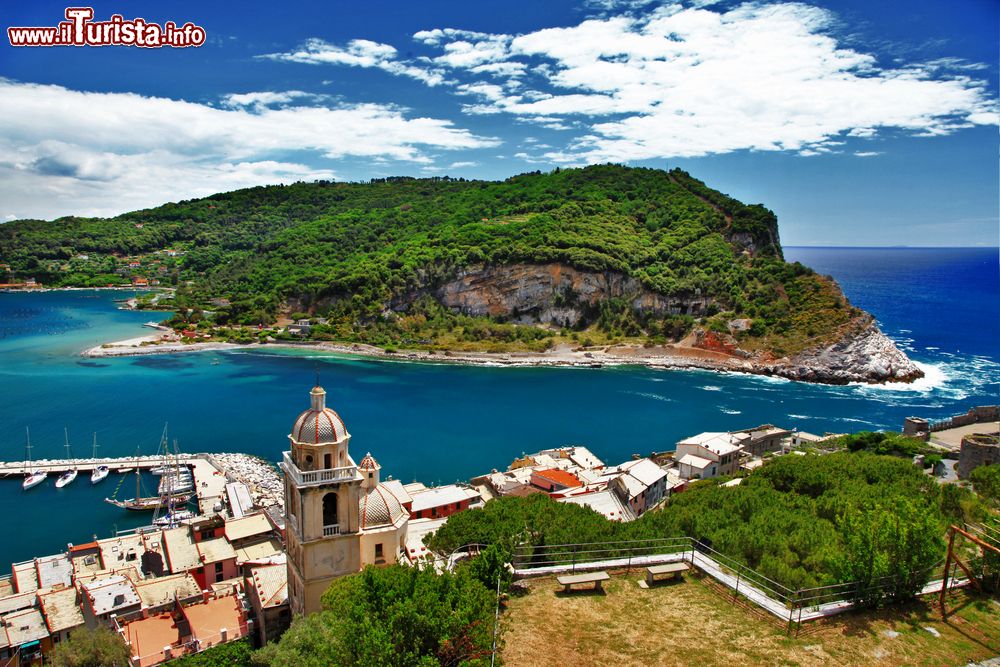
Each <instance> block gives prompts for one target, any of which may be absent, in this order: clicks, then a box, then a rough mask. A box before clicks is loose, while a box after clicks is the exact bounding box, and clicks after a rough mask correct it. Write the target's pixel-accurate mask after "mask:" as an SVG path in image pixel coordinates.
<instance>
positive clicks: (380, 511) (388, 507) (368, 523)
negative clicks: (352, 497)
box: [358, 484, 409, 530]
mask: <svg viewBox="0 0 1000 667" xmlns="http://www.w3.org/2000/svg"><path fill="white" fill-rule="evenodd" d="M358 505H359V510H360V514H359V520H360V521H359V523H360V524H361V526H360V527H361V530H366V529H369V528H378V527H380V526H391V525H395V524H396V522H397V521H399V519H400V518H402V517H408V516H409V514H408V513H407V511H406V510H405V509H403V506H402V505H401V504H400V503H399V500H398V499H397V498H396V496H394V495H393V494H392V492H391V491H389V489H387V488H385V487H384V486H382V485H381V484H379V485H378V486H376V487H374V488H372V489H369V490H368V492H367V493H366V494H364V495H363V496H361V501H360V502H359V503H358Z"/></svg>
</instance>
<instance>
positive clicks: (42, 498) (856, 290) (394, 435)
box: [0, 248, 1000, 563]
mask: <svg viewBox="0 0 1000 667" xmlns="http://www.w3.org/2000/svg"><path fill="white" fill-rule="evenodd" d="M787 255H788V256H789V257H790V258H791V259H801V260H802V261H803V262H804V263H806V264H809V265H811V266H813V267H814V268H816V269H817V270H819V271H821V272H823V273H830V274H832V275H833V276H834V277H836V278H837V279H838V280H840V281H841V284H842V285H843V286H844V288H845V291H846V292H847V294H848V296H849V297H850V298H851V299H852V300H853V301H854V302H855V303H857V304H858V305H860V306H862V307H864V308H866V309H868V310H870V311H871V312H872V313H874V314H875V315H876V316H877V317H878V318H879V320H880V322H881V323H882V326H883V329H884V330H885V331H886V333H888V334H889V335H891V336H892V337H893V338H895V339H896V340H898V341H899V342H900V344H901V345H902V346H903V347H904V348H905V349H907V351H908V353H909V354H910V355H911V356H912V357H913V358H914V359H915V360H917V361H918V362H920V363H921V364H922V365H924V367H925V369H926V370H927V371H928V378H927V379H925V380H922V381H920V382H918V383H916V384H915V385H908V386H905V387H895V388H884V387H867V386H848V387H828V386H821V385H809V384H802V383H794V382H789V381H785V380H778V379H771V378H764V377H756V376H748V375H738V374H721V373H714V372H707V371H690V372H689V371H652V370H646V369H642V368H633V367H628V368H604V369H564V368H551V369H544V368H483V367H463V366H452V365H443V364H420V363H409V362H385V361H370V360H364V359H354V358H344V357H336V356H325V355H319V354H316V353H314V352H309V351H293V352H278V351H265V350H258V349H254V350H235V351H231V352H225V353H217V352H202V353H196V354H183V355H162V356H161V355H153V356H147V357H131V358H118V359H102V360H86V359H83V358H81V357H79V355H78V352H79V351H80V350H81V349H83V348H86V347H89V346H92V345H96V344H99V343H101V342H104V341H108V340H116V339H122V338H129V337H134V336H138V335H142V334H143V333H145V332H148V331H149V330H148V329H147V330H145V331H144V330H143V329H142V328H141V324H142V322H145V321H147V320H149V319H150V318H151V317H152V315H151V314H150V313H133V312H128V311H120V310H116V308H115V303H114V300H115V299H120V298H123V294H122V293H120V292H116V293H111V292H48V293H40V294H0V382H2V383H3V388H4V391H3V400H2V401H0V458H2V459H4V460H20V459H22V458H23V457H24V429H25V427H26V426H28V427H30V428H31V440H32V444H33V445H34V456H35V458H46V457H47V458H56V457H61V456H62V454H63V427H67V428H68V429H69V435H70V440H71V442H72V443H73V444H74V446H75V449H76V452H77V453H78V454H81V455H86V454H88V453H89V450H90V442H91V433H92V432H95V431H96V432H97V434H98V441H99V443H100V445H101V448H100V453H101V454H104V455H128V454H131V453H133V452H134V451H135V450H136V448H137V447H140V448H141V449H142V451H143V452H145V453H152V452H153V451H154V450H155V448H156V444H157V442H158V440H159V437H160V432H161V430H162V429H163V424H164V423H165V422H169V424H170V432H171V436H172V437H176V438H177V439H178V440H179V443H180V446H181V449H182V450H184V451H243V452H248V453H251V454H256V455H259V456H261V457H264V458H266V459H269V460H272V461H275V460H277V459H278V458H279V457H280V455H281V451H282V450H283V449H285V448H286V445H287V440H286V434H287V433H288V431H289V429H290V427H291V424H292V422H293V420H294V419H295V417H296V416H297V415H298V413H299V412H300V411H301V410H303V409H305V408H306V407H307V406H308V391H309V389H310V387H311V386H312V384H313V382H314V377H315V372H316V370H317V369H318V370H319V373H320V378H321V382H322V384H323V385H324V386H325V387H326V389H327V392H328V394H329V396H328V403H329V404H330V405H332V407H334V409H336V410H337V411H338V412H339V413H340V415H341V416H342V417H343V419H344V420H345V423H346V424H347V427H348V429H349V430H350V432H351V434H352V435H353V439H352V442H351V445H352V453H353V454H354V456H355V458H356V459H357V458H360V456H362V455H364V453H365V452H367V451H371V452H372V453H373V454H374V455H375V457H376V458H377V459H378V460H379V462H380V463H381V464H382V466H383V475H393V476H395V477H396V478H400V479H403V480H404V481H411V480H414V479H418V480H420V481H423V482H425V483H428V484H429V483H438V482H452V481H455V480H458V479H467V478H468V477H470V476H473V475H476V474H479V473H483V472H488V471H489V470H490V469H491V468H499V469H502V468H504V467H506V465H507V464H508V463H509V462H510V461H511V460H512V459H513V458H514V457H516V456H518V455H519V454H521V453H522V452H530V451H533V450H537V449H539V448H543V447H551V446H558V445H565V444H585V445H587V446H588V447H590V448H591V449H592V450H593V451H594V452H595V453H596V454H597V455H598V456H601V457H602V458H604V459H606V460H608V461H612V462H615V461H620V460H623V459H627V458H628V457H629V456H631V455H632V454H633V453H639V454H647V453H649V452H651V451H654V450H665V449H670V448H672V447H673V444H674V443H675V442H676V441H677V440H679V439H681V438H683V437H685V436H688V435H691V434H693V433H697V432H700V431H704V430H730V429H737V428H745V427H749V426H755V425H758V424H761V423H765V422H772V423H776V424H779V425H783V426H787V427H795V428H799V429H802V430H807V431H812V432H819V433H822V432H824V431H837V432H843V431H853V430H861V429H876V428H897V429H898V428H899V427H900V425H901V423H902V420H903V418H904V417H906V416H908V415H910V414H918V415H923V416H928V417H931V418H936V417H944V416H947V415H950V414H952V413H954V412H957V411H965V410H966V409H968V407H970V406H972V405H976V404H983V403H995V402H996V401H997V395H998V393H1000V363H998V362H1000V287H998V276H997V253H996V250H932V251H911V250H886V249H879V250H864V249H795V248H791V249H787ZM114 477H115V476H114V475H112V477H110V478H109V479H108V480H106V481H105V482H104V483H103V484H101V485H100V486H98V487H93V488H92V487H91V486H90V484H89V479H88V478H87V477H86V476H84V475H81V477H80V478H79V479H78V480H77V481H76V482H75V483H74V484H73V485H71V486H70V487H67V488H65V489H61V490H59V491H56V489H55V488H54V480H53V479H50V480H49V481H48V482H47V483H46V484H45V485H43V486H39V487H36V488H35V489H32V490H30V491H28V492H23V491H22V490H21V488H20V483H19V481H17V480H8V481H0V504H2V506H3V507H5V508H7V509H8V511H7V512H5V513H4V515H3V516H4V517H5V518H4V519H3V522H4V525H3V528H4V529H5V530H4V534H5V535H6V536H8V539H4V540H0V563H6V562H9V561H14V560H21V559H26V558H30V557H32V556H35V555H44V554H47V553H53V552H55V551H58V550H59V549H61V548H64V547H65V544H66V542H68V541H73V542H79V541H82V540H85V539H88V538H90V537H91V536H92V535H93V534H94V533H97V534H99V535H101V536H104V535H107V534H109V533H110V531H111V530H112V529H113V527H115V526H117V527H118V528H124V527H128V526H132V525H135V523H136V522H137V521H139V519H138V518H137V517H135V516H129V515H128V514H127V513H126V512H124V511H120V510H118V509H116V508H114V507H111V506H109V505H107V504H105V503H103V502H101V498H103V497H104V495H107V494H109V493H110V492H111V491H112V490H113V485H115V484H116V483H117V480H116V479H115V478H114ZM131 486H132V482H131V480H127V481H126V482H125V486H124V487H123V489H122V491H123V493H127V494H128V495H131V490H128V491H127V490H126V487H131ZM132 488H133V489H134V487H132ZM11 508H17V510H16V511H14V512H12V511H10V509H11Z"/></svg>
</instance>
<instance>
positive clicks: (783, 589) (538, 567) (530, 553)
mask: <svg viewBox="0 0 1000 667" xmlns="http://www.w3.org/2000/svg"><path fill="white" fill-rule="evenodd" d="M511 560H512V562H511V565H512V566H513V568H514V574H515V576H518V577H531V576H541V575H546V574H557V573H563V572H578V571H586V570H595V569H605V568H608V569H622V568H624V569H625V570H626V571H627V570H629V569H631V568H633V567H636V568H639V567H645V566H647V565H653V564H658V563H665V562H680V561H683V562H687V563H690V564H691V565H692V566H693V567H696V568H698V569H699V570H701V571H702V572H704V573H705V574H707V575H709V576H710V577H712V578H713V579H715V580H716V581H718V582H719V583H721V584H723V585H724V586H726V587H727V588H730V589H731V590H733V592H734V594H735V595H737V596H742V597H743V598H744V599H746V600H748V601H750V602H751V603H753V604H755V605H757V606H759V607H761V608H763V609H765V610H766V611H768V612H770V613H771V614H773V615H774V616H776V617H777V618H780V619H781V620H782V621H787V623H788V625H789V628H791V627H792V626H793V625H794V624H801V623H802V622H806V621H812V620H817V619H820V618H825V617H828V616H831V615H834V614H837V613H840V612H843V611H847V610H848V609H852V608H854V607H855V606H856V604H857V601H859V600H863V599H866V598H871V597H873V596H878V597H891V595H892V593H893V591H894V590H895V589H896V587H897V585H898V583H899V581H898V579H897V577H893V576H888V577H882V578H881V579H877V580H875V581H873V582H871V583H868V584H862V583H860V582H849V583H840V584H831V585H827V586H816V587H811V588H797V589H793V588H790V587H788V586H785V585H784V584H782V583H780V582H777V581H775V580H774V579H771V578H770V577H767V576H765V575H763V574H761V573H760V572H757V571H756V570H754V569H752V568H750V567H748V566H747V565H745V564H743V563H740V562H739V561H737V560H735V559H733V558H730V557H729V556H726V555H725V554H723V553H721V552H719V551H717V550H715V549H713V548H712V547H711V546H708V545H706V544H704V543H702V542H699V541H697V540H695V539H693V538H690V537H673V538H662V539H646V540H629V541H615V542H591V543H579V544H547V545H521V546H518V547H516V548H515V550H514V554H513V558H512V559H511ZM974 562H975V561H974ZM943 564H944V561H943V560H942V561H940V562H938V563H936V564H935V565H934V566H932V567H930V568H927V569H925V570H922V571H916V572H911V573H908V574H907V575H906V576H907V578H910V579H911V580H912V581H915V582H916V581H920V582H927V581H928V580H931V579H933V578H934V577H937V578H938V579H937V580H932V581H930V582H929V583H927V584H926V585H924V586H923V589H922V590H921V591H920V593H928V592H937V591H940V590H941V581H940V579H941V577H942V575H943V574H944V572H943V569H942V565H943ZM976 564H977V565H978V562H977V563H976ZM967 583H968V582H967V581H965V580H962V579H957V580H954V579H953V580H952V582H949V586H948V588H949V589H952V588H956V587H961V586H964V585H965V584H967Z"/></svg>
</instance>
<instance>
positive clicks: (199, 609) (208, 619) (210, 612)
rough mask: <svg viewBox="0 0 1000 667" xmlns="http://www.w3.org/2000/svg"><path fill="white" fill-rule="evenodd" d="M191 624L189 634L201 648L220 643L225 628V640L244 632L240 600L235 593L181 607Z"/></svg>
mask: <svg viewBox="0 0 1000 667" xmlns="http://www.w3.org/2000/svg"><path fill="white" fill-rule="evenodd" d="M183 612H184V616H185V617H186V618H187V620H188V623H190V624H191V635H192V636H193V637H194V638H195V639H198V640H199V641H200V642H201V647H202V648H207V647H209V646H214V645H215V644H218V643H220V640H221V631H222V629H223V628H225V630H226V637H227V641H232V640H234V639H238V638H240V637H242V636H243V635H245V634H246V632H247V626H246V619H245V618H244V616H243V608H242V606H241V605H240V600H239V598H238V597H237V596H235V595H226V596H225V597H221V598H216V599H214V600H208V601H207V602H200V603H198V604H193V605H190V606H187V607H184V609H183Z"/></svg>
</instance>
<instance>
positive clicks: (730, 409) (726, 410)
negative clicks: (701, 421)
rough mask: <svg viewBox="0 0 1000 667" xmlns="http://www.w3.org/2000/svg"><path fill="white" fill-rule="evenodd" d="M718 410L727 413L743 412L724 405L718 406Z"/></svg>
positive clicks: (736, 413) (739, 413)
mask: <svg viewBox="0 0 1000 667" xmlns="http://www.w3.org/2000/svg"><path fill="white" fill-rule="evenodd" d="M719 412H723V413H725V414H727V415H741V414H743V411H742V410H733V409H732V408H725V407H722V408H719Z"/></svg>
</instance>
